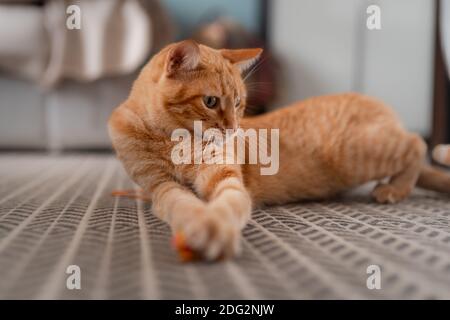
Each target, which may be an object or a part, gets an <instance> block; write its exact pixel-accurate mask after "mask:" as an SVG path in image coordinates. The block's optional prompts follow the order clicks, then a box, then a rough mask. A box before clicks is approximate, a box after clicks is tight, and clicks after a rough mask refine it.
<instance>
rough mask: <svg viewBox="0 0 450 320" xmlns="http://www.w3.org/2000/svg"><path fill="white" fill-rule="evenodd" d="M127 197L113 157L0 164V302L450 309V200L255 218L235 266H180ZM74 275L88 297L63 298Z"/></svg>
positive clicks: (352, 203)
mask: <svg viewBox="0 0 450 320" xmlns="http://www.w3.org/2000/svg"><path fill="white" fill-rule="evenodd" d="M131 187H132V183H131V182H130V180H129V179H128V178H127V177H126V175H125V173H124V171H123V170H122V168H121V166H120V164H119V163H118V162H117V161H116V160H115V159H114V158H113V157H111V156H93V155H83V156H62V157H56V156H55V157H49V156H42V155H32V154H31V155H23V154H16V155H15V154H3V155H0V298H2V299H5V298H12V299H17V298H31V299H56V298H64V299H79V298H83V299H91V298H94V299H122V298H125V299H133V298H137V299H140V298H150V299H153V298H156V299H159V298H168V299H191V298H192V299H197V298H214V299H221V298H223V299H241V298H244V299H247V298H250V299H251V298H263V299H265V298H270V299H283V298H295V299H303V298H305V299H314V298H320V299H332V298H363V299H364V298H377V299H379V298H387V299H390V298H406V299H421V298H438V299H442V298H447V299H449V298H450V199H449V198H448V197H446V196H441V195H438V194H435V193H432V192H423V191H417V192H416V193H415V194H414V195H413V196H412V197H411V198H410V199H409V200H407V201H406V202H404V203H401V204H398V205H393V206H385V205H377V204H374V203H372V202H371V201H370V198H369V197H368V195H367V193H366V192H362V193H361V192H356V193H353V194H352V195H350V196H347V197H345V198H343V199H339V200H334V201H331V202H311V203H304V204H292V205H286V206H281V207H271V208H267V209H264V210H256V211H255V212H254V213H253V217H252V220H251V222H250V224H249V225H248V226H247V227H246V228H245V230H244V239H243V248H244V250H243V253H242V255H241V256H240V257H238V258H236V259H234V260H232V261H228V262H220V263H202V262H196V263H187V264H183V263H180V262H179V260H178V258H177V256H176V254H175V253H174V252H173V250H172V249H171V246H170V238H171V236H170V232H169V228H168V226H167V225H166V224H165V223H163V222H161V221H160V220H159V219H157V218H156V217H155V216H153V215H152V213H151V209H150V206H149V205H148V204H144V203H141V202H140V201H134V200H131V199H125V198H114V197H112V196H110V192H111V191H112V190H113V189H123V188H131ZM69 265H78V266H79V267H80V269H81V290H68V289H67V288H66V279H67V277H68V275H67V274H66V268H67V267H68V266H69ZM369 265H378V266H379V267H380V269H381V289H379V290H377V289H374V290H369V289H368V288H367V286H366V280H367V278H368V276H369V275H368V274H367V273H366V269H367V267H368V266H369Z"/></svg>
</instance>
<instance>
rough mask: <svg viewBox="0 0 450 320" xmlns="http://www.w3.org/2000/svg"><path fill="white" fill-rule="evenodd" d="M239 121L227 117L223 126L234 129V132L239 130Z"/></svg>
mask: <svg viewBox="0 0 450 320" xmlns="http://www.w3.org/2000/svg"><path fill="white" fill-rule="evenodd" d="M237 127H238V126H237V122H236V121H235V120H234V119H233V120H229V119H227V118H225V119H223V128H224V129H232V130H233V132H234V131H236V130H237Z"/></svg>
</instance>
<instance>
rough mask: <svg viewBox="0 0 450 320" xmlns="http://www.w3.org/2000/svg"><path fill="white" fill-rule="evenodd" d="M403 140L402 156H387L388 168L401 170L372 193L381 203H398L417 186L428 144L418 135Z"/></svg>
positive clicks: (408, 135) (408, 136) (411, 135)
mask: <svg viewBox="0 0 450 320" xmlns="http://www.w3.org/2000/svg"><path fill="white" fill-rule="evenodd" d="M405 139H406V140H403V141H404V142H403V143H405V148H400V151H398V152H400V154H397V155H396V156H395V157H392V156H390V155H386V159H389V160H386V161H387V163H386V166H388V167H389V166H391V167H396V166H399V167H401V169H400V170H399V171H398V172H396V173H395V174H393V175H392V176H391V177H390V180H389V182H388V183H380V184H378V185H377V186H376V187H375V188H374V190H373V191H372V196H373V197H374V198H375V200H376V201H377V202H379V203H397V202H399V201H401V200H403V199H405V198H406V197H407V196H408V195H409V194H410V193H411V191H412V190H413V188H414V186H415V185H416V182H417V179H418V177H419V174H420V170H421V168H422V165H423V162H424V158H425V153H426V144H425V142H424V141H423V139H422V138H421V137H419V136H418V135H416V134H407V135H406V137H405Z"/></svg>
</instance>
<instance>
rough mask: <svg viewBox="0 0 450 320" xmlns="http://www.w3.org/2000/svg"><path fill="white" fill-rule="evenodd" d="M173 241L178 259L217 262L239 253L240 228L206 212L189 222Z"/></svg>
mask: <svg viewBox="0 0 450 320" xmlns="http://www.w3.org/2000/svg"><path fill="white" fill-rule="evenodd" d="M176 237H178V242H177V241H174V244H175V246H176V247H177V250H178V252H179V255H180V258H181V259H182V260H184V261H188V260H193V259H195V258H204V259H206V260H217V259H220V258H230V257H233V256H235V255H236V254H238V253H239V251H240V228H239V226H238V225H237V224H236V223H233V222H230V221H228V220H227V219H224V217H222V216H220V215H216V214H214V213H213V212H208V213H206V214H204V215H201V216H197V217H196V218H195V219H193V220H191V221H189V222H188V223H187V224H186V225H185V226H184V228H183V231H182V232H181V233H180V234H179V235H178V236H177V235H176Z"/></svg>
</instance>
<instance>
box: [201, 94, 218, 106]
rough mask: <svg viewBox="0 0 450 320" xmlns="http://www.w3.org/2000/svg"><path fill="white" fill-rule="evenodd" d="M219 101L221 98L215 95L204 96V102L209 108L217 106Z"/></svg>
mask: <svg viewBox="0 0 450 320" xmlns="http://www.w3.org/2000/svg"><path fill="white" fill-rule="evenodd" d="M218 102H219V98H217V97H214V96H204V97H203V103H204V104H205V106H206V107H207V108H214V107H216V106H217V103H218Z"/></svg>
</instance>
